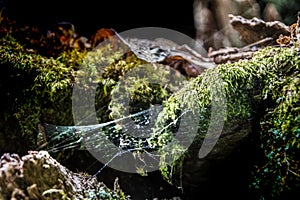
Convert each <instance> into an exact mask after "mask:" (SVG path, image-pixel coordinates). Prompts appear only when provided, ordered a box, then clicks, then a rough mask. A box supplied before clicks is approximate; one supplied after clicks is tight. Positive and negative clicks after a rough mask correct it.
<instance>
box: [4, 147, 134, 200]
mask: <svg viewBox="0 0 300 200" xmlns="http://www.w3.org/2000/svg"><path fill="white" fill-rule="evenodd" d="M110 191H111V192H110ZM101 193H102V194H101ZM105 193H107V195H104V194H105ZM109 193H111V194H109ZM121 193H122V191H121V190H120V188H119V186H118V183H117V182H116V183H115V191H114V190H110V189H108V188H107V187H106V186H105V185H104V184H103V183H101V182H98V181H97V180H96V178H95V177H91V176H86V175H82V174H77V173H73V172H72V171H70V170H68V169H67V168H66V167H64V166H62V165H61V164H60V163H58V162H57V161H56V160H55V159H53V158H52V157H51V156H50V155H49V153H48V152H46V151H39V152H37V151H29V152H28V155H25V156H23V157H21V158H20V156H19V155H17V154H9V153H6V154H4V155H3V156H2V157H1V159H0V199H16V200H17V199H28V200H29V199H84V198H87V199H105V196H109V195H111V196H115V197H116V198H117V197H118V196H119V198H120V199H125V197H123V198H122V195H121ZM101 195H102V197H101ZM127 198H128V199H129V196H128V197H127Z"/></svg>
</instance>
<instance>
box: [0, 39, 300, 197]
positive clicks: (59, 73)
mask: <svg viewBox="0 0 300 200" xmlns="http://www.w3.org/2000/svg"><path fill="white" fill-rule="evenodd" d="M0 47H1V48H0V58H1V59H0V65H1V69H2V70H3V73H1V74H2V75H1V76H3V77H2V78H3V79H2V78H1V88H0V89H1V92H0V93H1V97H2V98H3V99H5V100H6V101H5V102H6V103H5V104H3V105H2V106H1V111H2V112H1V113H2V115H1V120H0V127H1V130H2V132H1V135H0V137H1V138H0V144H1V145H0V146H1V149H0V152H1V153H4V152H22V153H26V152H27V150H30V149H35V148H37V142H36V141H37V134H38V130H37V127H38V124H39V123H40V122H43V121H44V122H48V123H53V124H56V125H73V124H74V122H73V118H72V89H73V86H74V84H75V77H78V76H80V75H83V76H85V75H86V74H82V73H88V76H89V77H91V80H92V81H96V82H97V83H98V85H97V88H98V90H97V95H96V99H97V101H96V107H97V108H99V112H98V113H97V116H98V120H99V123H102V122H107V121H109V120H110V119H111V115H113V116H119V117H122V112H121V111H122V107H120V106H119V107H118V105H117V104H114V106H112V104H110V103H111V95H113V93H114V92H118V89H120V87H116V86H117V83H118V81H120V79H121V78H122V77H123V76H124V75H125V74H126V72H128V71H129V70H131V69H133V68H136V67H138V66H141V65H143V64H145V62H144V61H141V60H139V59H137V58H136V57H135V56H134V55H133V54H131V55H126V56H125V57H124V52H117V53H116V54H115V55H114V56H108V57H109V59H108V60H107V56H100V57H99V54H100V55H101V54H105V51H101V50H98V51H95V52H89V54H87V52H78V51H68V52H63V53H62V54H61V55H60V56H58V57H57V58H46V57H43V56H40V55H38V54H35V53H32V52H30V51H27V50H26V48H24V47H22V45H20V44H19V43H18V42H17V41H16V40H15V39H14V38H12V37H10V36H9V35H7V36H6V37H3V38H1V40H0ZM108 48H109V47H108ZM93 55H94V56H93ZM87 56H88V58H89V59H88V60H86V58H87ZM104 58H106V59H104ZM299 60H300V59H299V51H298V50H297V49H296V48H275V47H267V48H265V49H262V50H260V51H258V52H256V54H255V55H254V57H253V58H252V59H251V60H245V61H243V60H241V61H239V62H235V63H231V64H222V65H219V66H218V67H216V68H214V69H210V70H207V71H206V72H205V73H203V74H201V75H200V76H198V77H197V78H194V79H190V80H189V81H188V82H187V83H185V86H184V87H183V88H182V89H181V90H179V91H178V92H176V93H172V92H170V91H169V90H167V89H166V88H164V87H163V86H159V85H155V84H154V85H149V84H148V83H146V82H143V81H141V82H138V81H137V82H135V80H132V81H133V82H134V83H135V84H129V85H126V84H125V86H128V87H125V89H127V90H126V91H128V92H129V93H130V94H131V97H132V99H131V106H132V108H131V109H132V112H136V111H138V110H141V109H145V108H147V107H149V105H151V104H155V103H160V104H162V105H163V106H164V107H163V110H162V112H161V113H160V114H159V117H158V119H157V123H156V127H155V129H154V133H153V134H152V136H151V138H149V140H147V141H148V144H149V146H151V147H153V149H159V151H160V155H161V172H162V175H163V176H164V177H165V178H166V179H167V180H169V181H170V182H172V178H170V177H172V173H173V172H176V171H177V172H178V171H180V170H181V169H182V168H181V166H182V164H183V163H184V162H186V159H188V158H189V157H188V154H189V153H191V152H189V151H188V152H185V151H184V150H185V149H184V148H181V146H180V144H178V145H176V146H174V149H173V150H174V151H172V152H173V154H172V155H171V159H173V160H174V161H175V162H174V163H172V164H171V165H169V163H168V164H167V165H166V163H165V162H164V161H165V158H166V157H165V156H170V155H167V153H168V152H169V150H170V149H164V146H165V145H166V144H168V142H169V141H171V140H172V139H173V138H174V134H175V133H176V130H177V127H178V123H177V122H178V121H180V120H178V119H179V118H178V117H179V116H180V112H181V111H182V110H183V108H184V109H189V110H192V111H199V119H195V120H196V121H198V122H199V123H198V126H197V127H191V128H193V129H196V130H197V135H196V139H195V141H193V145H192V146H193V147H198V148H199V147H200V146H201V144H202V142H203V140H204V139H205V137H206V135H205V134H206V133H207V130H208V128H209V125H210V124H211V123H212V121H211V118H210V117H211V112H212V102H214V103H218V102H219V103H221V104H222V105H223V106H224V107H225V108H226V113H225V115H224V116H221V117H223V118H218V119H219V120H221V121H223V120H224V123H225V126H226V127H232V128H233V127H234V126H233V124H244V123H245V122H247V121H251V122H252V123H253V124H251V126H252V127H251V128H248V129H247V134H242V132H241V135H240V136H241V137H238V138H239V139H243V138H244V136H245V135H248V134H249V133H252V131H253V130H255V131H256V132H257V135H256V138H255V142H256V143H258V144H261V147H262V150H263V151H265V155H263V158H264V159H263V160H259V161H257V163H258V164H257V167H258V168H257V169H258V170H257V171H254V174H255V176H254V180H253V182H252V183H251V184H250V183H249V184H250V185H251V187H252V188H253V189H255V191H256V192H257V193H258V196H266V197H267V196H268V195H270V196H272V197H275V196H276V197H278V196H281V195H283V194H286V193H291V191H292V192H295V191H296V190H297V188H298V187H299V185H297V184H298V183H299V168H298V166H299V154H298V153H297V152H299V140H300V138H299V133H298V132H299V130H298V127H299V109H298V107H299V91H298V90H299V81H298V80H299V62H300V61H299ZM83 61H87V62H90V63H91V65H84V66H88V68H87V69H86V68H84V66H83V65H82V63H83ZM97 65H103V66H107V67H105V68H101V69H105V70H104V71H103V73H102V72H100V73H99V72H97ZM82 67H83V68H82ZM95 70H96V71H95ZM78 86H79V87H86V86H89V84H85V82H81V85H78ZM116 88H117V89H116ZM86 89H87V90H93V89H94V88H89V87H86ZM115 89H116V90H115ZM215 90H217V91H219V94H220V95H221V96H219V97H220V98H219V99H218V98H217V97H218V95H212V94H213V92H214V91H215ZM119 94H122V93H119ZM212 98H214V99H212ZM215 98H217V99H215ZM224 98H225V99H226V101H225V104H224V101H223V100H224ZM222 99H223V100H222ZM110 106H112V107H110ZM100 108H101V109H100ZM221 114H222V113H221ZM214 123H218V122H214ZM253 127H254V128H253ZM229 129H230V128H229ZM157 130H159V131H157ZM224 130H225V129H224ZM233 130H234V129H233ZM233 130H232V131H231V134H232V135H234V131H233ZM185 131H186V132H185V134H189V131H190V130H188V129H187V130H185ZM248 131H249V132H248ZM229 132H230V131H229ZM243 133H245V132H243ZM222 134H223V133H222ZM254 134H255V133H254ZM221 137H222V135H221ZM231 139H232V138H231ZM231 139H230V137H229V139H228V142H229V141H231ZM232 140H234V138H233V139H232ZM12 141H14V143H15V145H7V144H8V143H10V144H11V142H12ZM222 142H223V143H224V140H223V141H222V140H220V141H219V144H222ZM225 143H226V142H225ZM218 149H219V150H218V151H217V152H219V153H220V152H223V150H224V148H223V147H222V146H219V147H218ZM183 152H185V153H183ZM226 152H229V154H230V152H232V151H226ZM216 155H219V156H220V155H221V154H216ZM222 155H223V154H222ZM224 155H225V154H224ZM185 156H187V157H185ZM225 156H227V155H225ZM221 157H222V156H221Z"/></svg>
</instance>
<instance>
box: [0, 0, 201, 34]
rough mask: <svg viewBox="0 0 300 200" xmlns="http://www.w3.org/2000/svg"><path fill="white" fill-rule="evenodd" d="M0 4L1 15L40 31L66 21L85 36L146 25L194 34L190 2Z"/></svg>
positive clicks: (9, 0)
mask: <svg viewBox="0 0 300 200" xmlns="http://www.w3.org/2000/svg"><path fill="white" fill-rule="evenodd" d="M0 3H1V4H2V6H1V7H4V13H6V14H7V15H8V16H10V17H12V18H14V19H15V20H16V21H17V22H19V23H25V24H28V25H37V26H39V27H40V28H42V29H43V30H46V29H47V28H48V27H50V26H51V25H53V24H55V23H58V22H63V21H68V22H71V23H73V24H74V25H75V28H76V31H77V32H78V33H79V34H81V35H85V36H90V35H91V34H93V33H94V32H95V31H96V30H97V29H99V28H113V29H115V30H116V31H117V32H121V31H125V30H129V29H133V28H139V27H146V26H153V27H162V28H169V29H173V30H177V31H180V32H182V33H184V34H187V35H188V36H190V37H194V35H195V30H194V21H193V0H184V1H183V0H182V1H171V0H148V1H147V0H146V1H144V0H143V1H141V0H140V1H119V0H118V1H116V0H115V1H112V0H108V1H100V0H98V1H95V0H94V1H92V0H84V1H78V2H77V1H71V0H60V1H59V0H52V1H51V0H48V1H43V0H2V1H0Z"/></svg>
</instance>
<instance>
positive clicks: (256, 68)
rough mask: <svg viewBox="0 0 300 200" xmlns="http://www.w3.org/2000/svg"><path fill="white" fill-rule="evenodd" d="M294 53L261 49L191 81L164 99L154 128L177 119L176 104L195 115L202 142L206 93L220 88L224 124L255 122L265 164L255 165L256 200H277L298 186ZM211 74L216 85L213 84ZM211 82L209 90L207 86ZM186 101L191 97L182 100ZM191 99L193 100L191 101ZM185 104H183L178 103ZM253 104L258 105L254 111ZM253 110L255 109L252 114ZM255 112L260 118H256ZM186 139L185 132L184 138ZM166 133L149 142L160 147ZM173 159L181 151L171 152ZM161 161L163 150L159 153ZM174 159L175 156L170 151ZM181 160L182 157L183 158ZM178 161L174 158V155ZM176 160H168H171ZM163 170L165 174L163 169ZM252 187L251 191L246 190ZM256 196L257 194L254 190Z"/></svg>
mask: <svg viewBox="0 0 300 200" xmlns="http://www.w3.org/2000/svg"><path fill="white" fill-rule="evenodd" d="M298 54H299V53H298V52H297V50H296V49H293V48H272V47H267V48H265V49H263V50H260V51H258V52H257V53H255V56H254V57H253V58H252V59H251V60H249V61H248V60H244V61H243V60H241V61H239V62H236V63H232V64H222V65H219V66H218V67H217V68H214V69H211V70H208V71H207V72H206V73H204V74H202V75H200V76H198V77H197V78H196V79H194V80H192V81H191V82H190V83H189V84H188V85H187V86H186V87H185V88H184V89H183V90H182V91H179V92H177V93H176V94H175V95H174V96H172V97H171V98H169V100H168V102H167V104H166V107H165V109H164V110H163V112H162V113H163V114H162V115H160V118H159V120H158V121H159V122H158V125H157V126H158V127H162V126H164V125H165V124H166V122H168V123H170V121H172V120H174V123H173V124H176V123H175V120H177V118H176V116H178V115H177V113H178V111H180V109H181V105H183V103H182V102H184V104H185V105H188V107H189V108H190V109H195V108H196V107H195V104H194V103H193V102H197V108H198V110H199V112H200V118H199V127H198V128H199V129H198V136H197V138H198V139H197V140H196V141H198V142H199V144H201V143H202V141H203V138H204V137H205V135H203V134H205V133H207V125H208V124H209V123H211V121H210V112H211V110H210V108H211V102H212V99H211V95H210V94H211V92H212V91H213V90H214V89H216V88H218V86H217V85H218V84H219V88H223V92H224V94H225V96H226V108H227V110H226V111H227V112H226V115H225V116H224V120H225V123H226V124H230V123H232V122H234V123H242V122H243V121H244V120H250V119H251V118H253V117H256V116H262V118H260V119H258V120H259V121H260V122H261V132H260V135H261V140H260V138H256V139H257V142H260V143H261V148H262V149H263V150H264V152H265V158H266V160H265V161H264V162H265V163H263V164H260V165H258V166H257V171H255V172H254V174H255V178H254V181H253V183H252V184H251V188H255V189H254V192H257V193H258V194H259V196H261V197H263V196H269V195H270V196H272V197H275V196H277V197H278V196H280V195H282V194H284V192H287V191H289V190H292V191H294V192H295V190H297V188H298V187H299V181H300V176H299V175H300V173H299V167H298V166H299V164H300V163H299V162H300V161H299V153H298V152H299V147H300V145H299V142H300V137H299V135H300V134H299V125H300V124H299V122H300V120H299V119H300V118H299V110H300V109H299V99H300V97H299V62H300V59H299V55H298ZM216 74H218V76H219V77H220V78H221V80H222V81H219V80H217V79H216ZM209 83H213V87H211V84H209ZM188 96H194V97H191V98H187V97H188ZM195 97H196V101H195V99H194V98H195ZM185 98H187V99H189V102H188V103H186V101H184V100H183V99H185ZM257 105H259V106H257ZM257 108H259V109H260V110H256V109H257ZM255 113H260V114H259V115H257V114H255ZM187 134H188V133H187ZM173 137H174V135H173V132H172V128H170V129H164V132H163V133H161V132H160V133H159V134H157V135H154V137H153V138H152V140H150V141H151V142H152V143H153V144H154V145H158V146H160V147H163V146H164V145H165V144H166V143H168V142H169V141H171V140H172V139H173ZM177 149H178V151H177V153H178V154H179V155H181V154H180V151H181V149H180V148H177ZM161 151H162V152H161V153H162V155H163V156H164V155H165V154H167V153H168V151H164V149H163V148H162V149H161ZM173 154H174V155H176V153H174V152H173ZM184 156H185V155H184ZM179 158H180V156H179ZM176 159H178V157H176V156H174V160H176ZM167 166H168V164H166V163H161V168H162V173H163V175H164V177H166V178H168V177H169V178H171V177H172V170H171V168H168V167H167ZM167 169H169V170H167ZM252 186H255V187H252ZM256 189H257V190H258V191H257V190H256Z"/></svg>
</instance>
